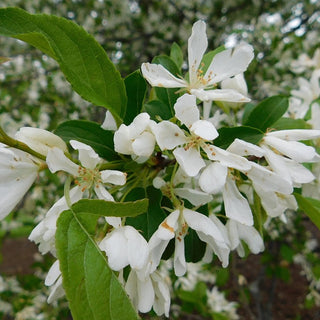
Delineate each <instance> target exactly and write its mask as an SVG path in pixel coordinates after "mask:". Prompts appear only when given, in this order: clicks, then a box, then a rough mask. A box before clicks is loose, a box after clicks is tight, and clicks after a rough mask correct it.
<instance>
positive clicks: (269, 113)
mask: <svg viewBox="0 0 320 320" xmlns="http://www.w3.org/2000/svg"><path fill="white" fill-rule="evenodd" d="M288 105H289V102H288V98H287V97H284V96H273V97H270V98H267V99H265V100H263V101H262V102H260V103H259V104H258V105H257V106H256V107H255V108H253V109H252V110H251V112H250V114H249V115H248V117H247V120H246V121H245V122H244V125H246V126H249V127H253V128H257V129H260V130H261V131H263V132H265V131H266V130H267V129H268V128H271V127H272V125H273V124H274V123H275V122H276V121H278V120H279V119H280V118H281V117H282V116H283V115H284V113H285V112H286V111H287V109H288Z"/></svg>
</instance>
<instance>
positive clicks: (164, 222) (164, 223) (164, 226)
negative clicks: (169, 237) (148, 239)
mask: <svg viewBox="0 0 320 320" xmlns="http://www.w3.org/2000/svg"><path fill="white" fill-rule="evenodd" d="M161 227H163V228H165V229H167V230H169V231H170V232H172V233H174V229H173V228H172V227H170V226H169V225H168V224H167V221H163V222H162V223H161Z"/></svg>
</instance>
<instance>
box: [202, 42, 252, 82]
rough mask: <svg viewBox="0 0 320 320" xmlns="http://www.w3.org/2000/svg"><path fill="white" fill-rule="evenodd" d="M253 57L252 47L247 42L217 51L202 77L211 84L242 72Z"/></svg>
mask: <svg viewBox="0 0 320 320" xmlns="http://www.w3.org/2000/svg"><path fill="white" fill-rule="evenodd" d="M253 57H254V54H253V47H252V46H251V45H249V44H247V43H242V44H240V45H238V46H237V47H235V48H230V49H227V50H224V51H222V52H219V53H217V54H216V55H215V56H214V57H213V60H212V62H211V64H210V66H209V68H208V70H207V72H206V74H205V76H204V79H205V80H207V81H208V82H209V84H211V85H212V84H215V83H217V82H220V81H222V80H224V79H227V78H230V77H232V76H235V75H237V74H239V73H242V72H244V71H246V70H247V68H248V65H249V63H250V62H251V60H252V59H253Z"/></svg>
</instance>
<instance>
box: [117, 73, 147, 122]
mask: <svg viewBox="0 0 320 320" xmlns="http://www.w3.org/2000/svg"><path fill="white" fill-rule="evenodd" d="M124 83H125V86H126V92H127V97H128V103H127V113H126V115H125V117H124V120H123V122H124V123H125V124H130V123H131V122H132V120H133V119H134V118H135V117H136V116H137V115H138V114H139V113H140V112H141V109H142V106H143V101H144V98H145V95H146V91H147V83H146V80H145V79H144V78H143V77H142V75H141V72H140V70H136V71H135V72H133V73H131V74H129V75H128V76H127V77H126V78H125V79H124Z"/></svg>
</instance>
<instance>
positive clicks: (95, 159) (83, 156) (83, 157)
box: [70, 140, 101, 169]
mask: <svg viewBox="0 0 320 320" xmlns="http://www.w3.org/2000/svg"><path fill="white" fill-rule="evenodd" d="M70 144H71V146H72V148H73V149H75V150H78V151H79V160H80V162H81V165H82V166H83V167H85V168H89V169H94V168H95V167H96V166H97V165H98V164H99V163H100V162H101V158H100V157H99V155H98V154H97V153H96V152H95V151H94V150H93V149H92V148H91V147H90V146H88V145H87V144H85V143H82V142H79V141H76V140H70Z"/></svg>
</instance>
